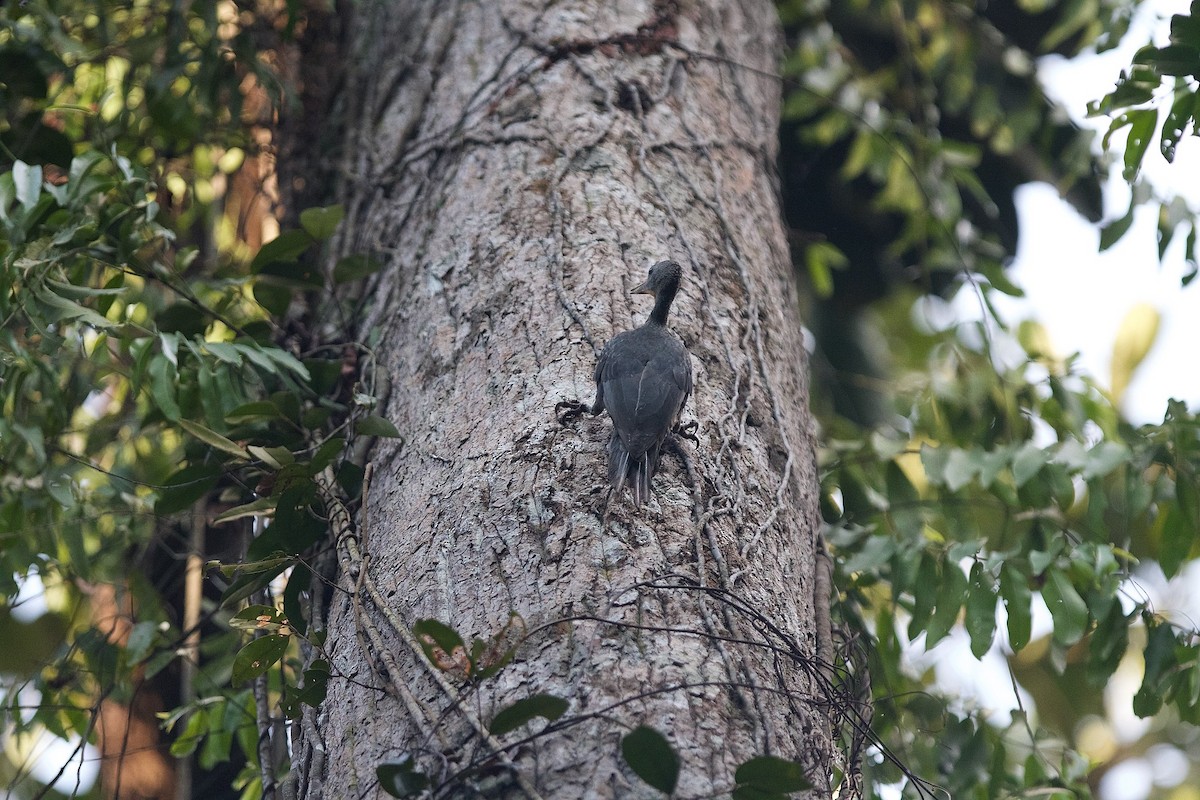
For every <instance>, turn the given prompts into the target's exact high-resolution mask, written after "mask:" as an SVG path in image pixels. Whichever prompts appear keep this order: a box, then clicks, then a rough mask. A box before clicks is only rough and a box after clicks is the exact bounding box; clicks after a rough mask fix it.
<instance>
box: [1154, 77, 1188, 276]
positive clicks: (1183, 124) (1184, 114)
mask: <svg viewBox="0 0 1200 800" xmlns="http://www.w3.org/2000/svg"><path fill="white" fill-rule="evenodd" d="M1195 110H1196V95H1195V93H1194V92H1192V91H1191V90H1190V89H1188V90H1185V91H1182V92H1178V93H1177V94H1176V96H1175V102H1174V103H1172V104H1171V110H1170V111H1168V112H1167V118H1166V119H1165V120H1164V121H1163V127H1162V135H1161V136H1160V138H1159V145H1158V148H1159V151H1160V152H1161V153H1162V156H1163V158H1165V159H1166V160H1167V163H1171V162H1173V161H1174V160H1175V148H1176V147H1178V146H1179V140H1180V139H1182V138H1183V134H1184V131H1186V130H1187V126H1188V125H1189V124H1191V123H1192V122H1193V115H1194V113H1195ZM1160 257H1161V256H1160Z"/></svg>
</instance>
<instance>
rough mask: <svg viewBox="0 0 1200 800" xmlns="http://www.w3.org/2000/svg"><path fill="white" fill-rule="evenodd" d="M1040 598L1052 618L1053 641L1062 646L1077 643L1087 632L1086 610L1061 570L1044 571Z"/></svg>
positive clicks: (1053, 568) (1054, 568)
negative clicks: (1044, 577) (1044, 576)
mask: <svg viewBox="0 0 1200 800" xmlns="http://www.w3.org/2000/svg"><path fill="white" fill-rule="evenodd" d="M1042 597H1043V598H1044V599H1045V601H1046V606H1047V607H1048V608H1049V609H1050V616H1052V617H1053V618H1054V640H1055V641H1056V642H1059V643H1060V644H1064V645H1072V644H1075V642H1077V641H1079V640H1080V638H1082V637H1083V634H1084V631H1086V630H1087V624H1088V608H1087V604H1086V603H1084V602H1083V598H1082V597H1080V596H1079V592H1077V591H1076V590H1075V587H1074V586H1073V585H1071V581H1070V580H1069V579H1068V578H1067V576H1066V575H1065V574H1064V573H1063V571H1062V570H1060V569H1058V568H1057V567H1050V568H1049V569H1047V570H1046V583H1045V584H1044V585H1043V586H1042Z"/></svg>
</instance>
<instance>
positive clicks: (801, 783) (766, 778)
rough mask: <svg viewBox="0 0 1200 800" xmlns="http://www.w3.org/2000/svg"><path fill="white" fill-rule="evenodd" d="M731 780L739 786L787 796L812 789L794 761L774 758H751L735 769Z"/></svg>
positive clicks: (800, 766) (806, 777) (802, 770)
mask: <svg viewBox="0 0 1200 800" xmlns="http://www.w3.org/2000/svg"><path fill="white" fill-rule="evenodd" d="M733 779H734V780H735V781H737V783H738V785H739V786H748V787H752V788H755V789H759V790H761V791H764V792H775V793H779V794H788V793H790V792H802V791H804V790H805V789H811V788H813V785H812V783H811V782H810V781H809V780H808V776H807V775H805V774H804V767H803V766H802V765H800V764H798V763H796V762H795V761H788V760H787V759H784V758H776V757H775V756H759V757H757V758H752V759H750V760H749V761H747V762H746V763H744V764H742V765H741V766H740V767H738V768H737V771H736V772H734V773H733Z"/></svg>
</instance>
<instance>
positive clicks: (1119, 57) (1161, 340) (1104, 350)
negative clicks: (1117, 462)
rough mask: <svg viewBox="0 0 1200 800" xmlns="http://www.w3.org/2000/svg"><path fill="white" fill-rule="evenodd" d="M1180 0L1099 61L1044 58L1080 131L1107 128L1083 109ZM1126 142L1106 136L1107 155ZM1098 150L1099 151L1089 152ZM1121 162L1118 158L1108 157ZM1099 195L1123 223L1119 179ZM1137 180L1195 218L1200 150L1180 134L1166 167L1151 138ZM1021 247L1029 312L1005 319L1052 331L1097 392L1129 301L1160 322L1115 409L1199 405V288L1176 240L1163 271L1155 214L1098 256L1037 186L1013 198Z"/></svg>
mask: <svg viewBox="0 0 1200 800" xmlns="http://www.w3.org/2000/svg"><path fill="white" fill-rule="evenodd" d="M1187 10H1188V2H1187V0H1152V2H1148V3H1146V4H1145V6H1144V7H1143V8H1142V9H1141V11H1140V12H1139V14H1138V16H1137V18H1136V19H1135V21H1134V24H1133V26H1132V28H1131V30H1130V33H1129V35H1128V36H1126V37H1125V41H1124V43H1123V44H1122V45H1121V46H1120V47H1118V48H1116V49H1114V50H1110V51H1109V52H1107V53H1103V54H1100V55H1085V56H1081V57H1078V58H1075V59H1072V60H1067V59H1063V58H1059V57H1053V58H1046V59H1043V60H1042V62H1041V64H1040V65H1039V66H1040V70H1041V74H1042V76H1043V81H1044V82H1045V85H1046V89H1047V92H1048V93H1049V94H1050V96H1051V97H1054V98H1055V99H1057V100H1059V102H1061V103H1062V104H1063V105H1064V106H1065V107H1066V109H1067V110H1068V112H1069V113H1070V114H1071V116H1072V118H1073V119H1074V120H1075V121H1076V122H1077V123H1078V124H1079V125H1081V126H1084V127H1091V128H1093V129H1095V130H1098V131H1104V130H1106V129H1107V126H1108V120H1107V119H1105V118H1097V119H1085V117H1084V113H1085V108H1086V104H1087V103H1088V101H1090V100H1097V99H1099V98H1100V97H1102V96H1104V95H1105V94H1106V93H1107V92H1108V91H1109V90H1111V89H1112V87H1113V84H1114V83H1115V81H1116V78H1117V76H1118V75H1119V74H1120V72H1121V70H1122V69H1125V68H1127V67H1128V65H1129V63H1130V61H1131V60H1132V58H1133V54H1134V52H1136V50H1137V49H1138V48H1139V47H1140V45H1141V44H1143V43H1145V42H1146V41H1147V40H1150V39H1151V38H1153V39H1154V40H1155V41H1156V43H1158V44H1165V43H1166V34H1167V23H1168V22H1169V20H1170V17H1171V15H1172V14H1175V13H1187ZM1123 136H1124V134H1123V133H1122V134H1118V135H1117V136H1114V148H1116V147H1117V143H1118V142H1121V143H1123V141H1124V140H1123ZM1097 146H1098V145H1097ZM1117 152H1118V153H1119V152H1120V150H1119V148H1118V149H1117ZM1115 172H1116V174H1114V176H1113V179H1112V180H1110V181H1109V183H1108V185H1107V186H1106V187H1105V199H1106V204H1105V208H1106V217H1107V218H1108V219H1115V218H1119V217H1121V216H1124V214H1125V211H1126V210H1127V208H1128V203H1129V190H1128V188H1127V186H1126V184H1125V182H1124V180H1123V179H1122V178H1121V176H1120V174H1119V172H1118V171H1115ZM1144 175H1145V176H1146V178H1147V179H1149V180H1150V182H1151V183H1152V184H1153V185H1155V186H1156V187H1157V188H1158V190H1159V191H1161V192H1164V193H1170V194H1177V195H1182V196H1184V197H1186V198H1187V199H1188V200H1189V202H1190V204H1191V205H1192V207H1193V208H1200V181H1197V180H1196V176H1197V175H1200V141H1197V140H1196V139H1195V137H1192V136H1186V137H1184V141H1183V142H1182V143H1181V144H1180V146H1179V149H1178V150H1177V152H1176V159H1175V162H1174V163H1173V164H1168V163H1166V161H1165V160H1164V159H1163V158H1162V156H1161V154H1159V152H1158V147H1157V137H1155V140H1154V142H1153V143H1152V145H1151V147H1150V148H1149V149H1148V151H1147V153H1146V156H1145V162H1144ZM1017 208H1018V214H1019V216H1020V226H1021V238H1020V246H1019V249H1018V252H1017V258H1016V260H1015V261H1014V263H1013V265H1012V269H1011V277H1012V278H1013V280H1014V281H1015V282H1016V283H1017V285H1019V286H1021V287H1022V288H1024V289H1025V291H1026V293H1027V299H1026V302H1018V303H1011V304H1009V303H1005V304H1004V307H1005V310H1006V311H1007V312H1008V313H1010V314H1011V315H1012V316H1013V319H1014V321H1015V320H1019V319H1022V318H1025V317H1032V318H1034V319H1037V320H1038V321H1040V322H1041V323H1042V324H1043V325H1044V326H1045V327H1046V328H1047V329H1048V331H1049V333H1050V336H1051V339H1052V340H1053V342H1054V345H1055V347H1056V348H1057V349H1058V350H1059V352H1060V354H1069V353H1072V352H1078V353H1079V354H1080V363H1081V365H1082V366H1083V367H1084V369H1086V370H1087V371H1088V372H1089V373H1091V374H1092V375H1093V376H1094V377H1095V378H1097V379H1098V380H1100V381H1101V382H1102V383H1103V384H1104V385H1106V386H1107V385H1108V383H1109V374H1110V355H1111V352H1112V345H1113V341H1114V339H1115V337H1116V332H1117V328H1118V326H1119V325H1120V323H1121V321H1122V319H1124V317H1125V314H1126V313H1127V312H1128V311H1129V309H1130V308H1132V307H1133V306H1134V305H1135V304H1137V303H1142V302H1144V303H1149V304H1150V305H1152V306H1154V307H1155V308H1157V309H1158V311H1159V313H1160V314H1161V315H1162V320H1161V323H1160V327H1159V334H1158V339H1157V341H1156V342H1155V345H1154V347H1153V349H1152V350H1151V351H1150V354H1149V356H1148V357H1147V358H1146V360H1145V361H1144V362H1143V364H1142V366H1141V368H1140V369H1139V371H1138V372H1137V373H1135V376H1134V380H1133V383H1132V384H1131V385H1130V387H1129V390H1128V392H1127V394H1126V396H1125V398H1124V411H1125V412H1126V415H1127V416H1128V417H1129V418H1130V419H1131V420H1132V421H1134V422H1161V421H1162V417H1163V412H1164V411H1165V410H1166V400H1167V398H1170V397H1175V398H1178V399H1181V400H1186V401H1187V402H1188V404H1189V406H1192V407H1195V406H1196V405H1200V369H1197V368H1196V365H1197V358H1196V352H1195V351H1196V343H1197V342H1200V313H1197V312H1200V279H1197V281H1195V282H1194V283H1193V284H1192V285H1191V286H1190V287H1188V288H1181V286H1180V278H1181V277H1182V276H1183V275H1184V274H1185V273H1186V265H1185V263H1184V254H1183V245H1184V239H1185V237H1186V233H1183V232H1181V233H1178V234H1177V240H1176V241H1173V242H1172V245H1171V247H1170V249H1168V251H1167V258H1166V259H1165V262H1164V263H1163V264H1162V265H1161V266H1160V265H1159V263H1158V259H1157V257H1156V253H1157V244H1156V239H1155V229H1156V220H1157V206H1154V207H1144V208H1142V209H1141V210H1140V213H1138V214H1136V215H1135V218H1134V224H1133V226H1132V227H1131V228H1130V230H1129V232H1128V233H1126V235H1125V237H1124V238H1123V239H1122V240H1121V241H1120V242H1118V243H1117V244H1116V245H1114V246H1113V247H1112V248H1110V249H1109V250H1107V251H1106V252H1104V253H1099V252H1098V249H1099V229H1098V228H1097V227H1096V226H1093V225H1091V224H1090V223H1088V222H1087V221H1086V220H1084V219H1083V218H1082V217H1080V216H1079V215H1078V214H1077V213H1075V211H1074V209H1072V208H1071V207H1070V206H1069V205H1068V204H1067V203H1066V202H1064V201H1063V200H1061V199H1059V198H1058V195H1057V193H1056V192H1055V190H1054V189H1053V188H1051V187H1050V186H1048V185H1046V184H1031V185H1028V186H1024V187H1022V188H1021V189H1020V190H1018V195H1017Z"/></svg>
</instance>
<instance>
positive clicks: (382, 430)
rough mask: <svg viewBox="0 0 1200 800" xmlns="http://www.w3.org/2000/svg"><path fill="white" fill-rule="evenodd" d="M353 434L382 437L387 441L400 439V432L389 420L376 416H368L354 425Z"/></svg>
mask: <svg viewBox="0 0 1200 800" xmlns="http://www.w3.org/2000/svg"><path fill="white" fill-rule="evenodd" d="M354 432H355V433H358V434H360V435H362V436H383V437H385V438H388V439H400V438H402V437H401V436H400V431H398V430H396V426H395V425H393V424H392V422H391V420H387V419H384V418H383V417H381V416H379V415H377V414H369V415H367V416H365V417H363V418H362V419H360V420H358V421H357V422H356V423H354Z"/></svg>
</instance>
